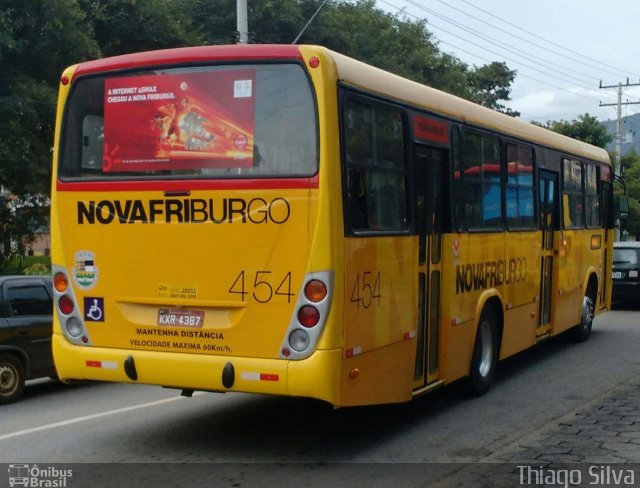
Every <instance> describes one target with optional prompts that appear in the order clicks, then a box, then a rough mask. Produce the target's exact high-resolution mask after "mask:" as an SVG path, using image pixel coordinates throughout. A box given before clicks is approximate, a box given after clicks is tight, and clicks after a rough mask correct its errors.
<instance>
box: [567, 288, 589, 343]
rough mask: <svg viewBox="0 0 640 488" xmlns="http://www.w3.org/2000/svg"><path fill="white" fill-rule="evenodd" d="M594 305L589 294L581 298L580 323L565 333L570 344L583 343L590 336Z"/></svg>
mask: <svg viewBox="0 0 640 488" xmlns="http://www.w3.org/2000/svg"><path fill="white" fill-rule="evenodd" d="M594 308H595V307H594V304H593V300H592V298H591V297H590V296H589V294H586V295H585V296H584V297H583V298H582V312H581V313H580V323H579V324H578V325H576V326H575V327H573V328H572V329H570V330H568V331H567V339H569V340H570V341H572V342H584V341H586V340H587V339H588V338H589V335H591V328H592V327H593V315H594Z"/></svg>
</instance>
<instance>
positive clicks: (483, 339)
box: [469, 306, 498, 395]
mask: <svg viewBox="0 0 640 488" xmlns="http://www.w3.org/2000/svg"><path fill="white" fill-rule="evenodd" d="M496 324H497V320H496V314H495V311H494V310H493V308H492V307H490V306H488V307H485V308H484V310H483V311H482V315H481V316H480V323H479V324H478V332H477V334H476V342H475V345H474V346H473V356H472V358H471V369H470V370H469V383H470V390H471V393H473V394H475V395H484V394H485V393H486V392H487V391H489V389H490V388H491V385H492V384H493V380H494V378H495V375H496V369H497V367H498V327H497V325H496Z"/></svg>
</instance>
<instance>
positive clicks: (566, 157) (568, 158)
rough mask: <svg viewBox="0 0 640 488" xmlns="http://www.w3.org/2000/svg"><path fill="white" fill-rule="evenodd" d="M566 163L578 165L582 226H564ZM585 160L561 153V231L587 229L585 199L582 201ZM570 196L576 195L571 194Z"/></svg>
mask: <svg viewBox="0 0 640 488" xmlns="http://www.w3.org/2000/svg"><path fill="white" fill-rule="evenodd" d="M567 162H578V163H579V164H580V185H581V186H580V204H581V205H582V224H581V225H572V226H567V225H565V209H564V196H565V195H569V193H565V188H564V186H565V178H564V172H565V164H566V163H567ZM584 165H585V159H584V158H581V157H578V156H573V155H570V154H567V153H562V154H561V155H560V225H561V228H562V230H583V229H586V228H587V216H586V209H585V199H584V194H585V192H584V189H585V181H584V179H585V174H584V173H585V172H584ZM572 194H574V195H575V194H576V193H575V192H573V193H572Z"/></svg>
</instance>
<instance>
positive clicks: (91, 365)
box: [86, 360, 102, 368]
mask: <svg viewBox="0 0 640 488" xmlns="http://www.w3.org/2000/svg"><path fill="white" fill-rule="evenodd" d="M86 365H87V368H102V361H90V360H87V362H86Z"/></svg>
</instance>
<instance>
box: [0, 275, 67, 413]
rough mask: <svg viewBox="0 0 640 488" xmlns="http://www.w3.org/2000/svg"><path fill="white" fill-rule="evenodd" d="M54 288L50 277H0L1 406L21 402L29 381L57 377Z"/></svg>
mask: <svg viewBox="0 0 640 488" xmlns="http://www.w3.org/2000/svg"><path fill="white" fill-rule="evenodd" d="M51 287H52V284H51V277H48V276H0V404H3V403H11V402H15V401H16V400H18V399H19V398H20V396H21V395H22V390H23V389H24V384H25V381H26V380H28V379H33V378H41V377H45V376H51V377H54V376H56V369H55V366H54V364H53V356H52V354H51V333H52V325H53V301H52V300H53V293H52V288H51Z"/></svg>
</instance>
